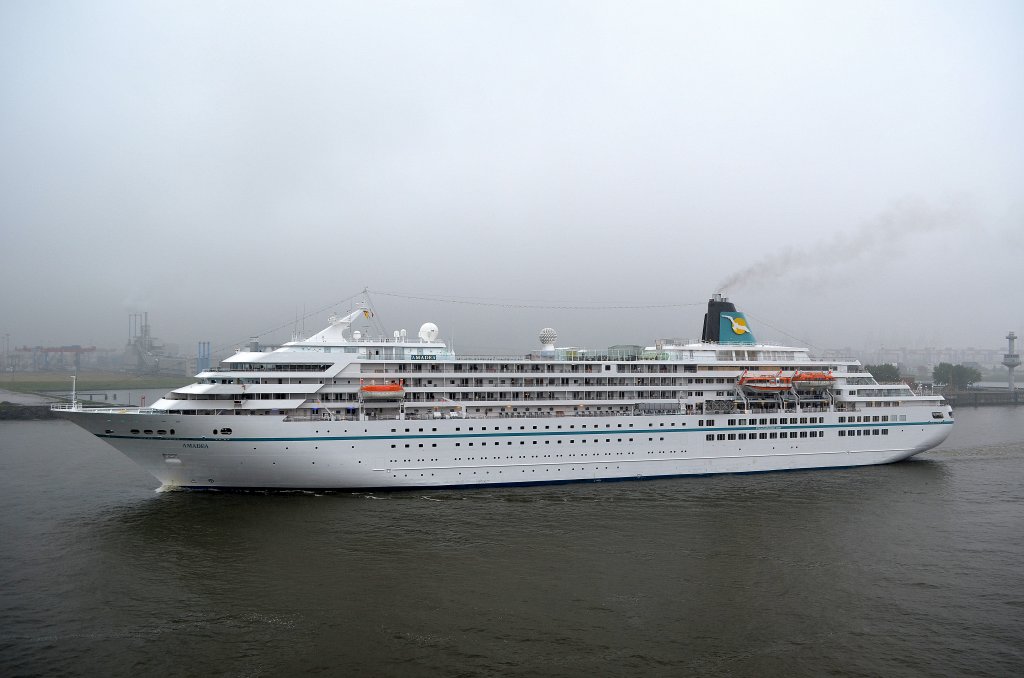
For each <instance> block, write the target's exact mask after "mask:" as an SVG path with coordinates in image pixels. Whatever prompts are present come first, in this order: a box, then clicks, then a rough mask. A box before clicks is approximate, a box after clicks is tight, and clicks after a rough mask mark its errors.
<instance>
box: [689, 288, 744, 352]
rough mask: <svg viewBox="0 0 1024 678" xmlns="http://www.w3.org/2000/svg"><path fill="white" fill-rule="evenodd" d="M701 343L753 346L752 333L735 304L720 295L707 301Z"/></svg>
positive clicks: (713, 296)
mask: <svg viewBox="0 0 1024 678" xmlns="http://www.w3.org/2000/svg"><path fill="white" fill-rule="evenodd" d="M701 341H705V342H714V343H722V344H753V343H755V342H754V333H753V332H751V331H750V325H748V324H747V319H746V317H744V315H743V314H742V313H740V312H739V311H737V310H736V306H735V304H733V303H732V302H731V301H729V299H728V298H727V297H725V296H723V295H721V294H717V293H716V294H714V295H712V296H711V298H710V299H708V312H707V313H705V314H704V330H703V332H702V333H701Z"/></svg>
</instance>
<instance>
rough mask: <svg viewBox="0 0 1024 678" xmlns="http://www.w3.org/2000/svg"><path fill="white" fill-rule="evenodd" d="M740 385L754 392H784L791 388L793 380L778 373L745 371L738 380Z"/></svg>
mask: <svg viewBox="0 0 1024 678" xmlns="http://www.w3.org/2000/svg"><path fill="white" fill-rule="evenodd" d="M738 383H739V385H740V387H742V388H744V389H746V390H748V391H753V392H754V393H783V392H785V391H788V390H789V389H790V386H791V385H792V380H791V379H790V378H789V377H784V376H782V373H781V372H779V373H777V374H748V373H746V372H744V373H743V374H742V376H740V378H739V381H738Z"/></svg>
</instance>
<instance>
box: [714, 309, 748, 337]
mask: <svg viewBox="0 0 1024 678" xmlns="http://www.w3.org/2000/svg"><path fill="white" fill-rule="evenodd" d="M718 322H719V327H718V341H719V342H721V343H723V344H753V343H756V342H755V341H754V333H753V332H751V331H750V326H749V325H748V324H747V319H746V318H745V317H743V314H742V313H739V312H737V311H732V312H729V313H723V314H722V315H721V316H719V321H718Z"/></svg>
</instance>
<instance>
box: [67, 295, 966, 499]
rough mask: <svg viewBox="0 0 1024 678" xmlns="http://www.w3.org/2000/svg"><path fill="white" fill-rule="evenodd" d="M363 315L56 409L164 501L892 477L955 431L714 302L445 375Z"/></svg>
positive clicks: (888, 388)
mask: <svg viewBox="0 0 1024 678" xmlns="http://www.w3.org/2000/svg"><path fill="white" fill-rule="evenodd" d="M371 315H372V313H371V311H370V310H369V309H367V308H360V309H357V310H356V311H354V312H352V313H350V314H349V315H347V316H345V317H342V318H337V317H332V318H331V321H330V324H329V325H328V326H327V327H326V328H325V329H324V330H322V331H321V332H318V333H317V334H314V335H313V336H311V337H309V338H308V339H306V340H304V341H293V342H290V343H287V344H285V345H283V346H281V347H279V348H276V349H273V350H265V351H260V350H256V351H253V350H249V351H242V352H239V353H237V354H236V355H234V356H232V357H230V358H228V359H227V360H225V361H223V362H222V363H221V366H220V367H219V368H216V369H210V370H207V371H204V372H201V373H200V374H198V375H197V377H196V378H197V381H196V382H195V383H193V384H190V385H188V386H184V387H182V388H178V389H175V390H174V391H171V392H170V393H168V394H167V395H165V396H164V397H163V398H162V399H161V400H159V401H157V402H156V403H154V404H153V406H152V407H149V408H84V407H81V406H80V405H79V404H78V403H72V404H70V405H64V406H56V408H57V409H61V410H63V411H64V412H65V414H66V415H67V417H68V418H70V419H71V420H73V421H74V422H75V423H77V424H79V425H80V426H82V427H83V428H85V429H86V430H88V431H90V432H91V433H93V434H95V435H96V436H98V437H100V438H102V439H103V440H105V441H106V442H108V443H110V444H111V445H113V446H114V447H116V448H117V449H118V450H120V451H121V452H123V453H124V454H125V455H126V456H128V457H129V458H130V459H132V460H133V461H135V462H136V463H138V464H139V465H141V466H142V467H143V468H145V469H146V470H147V471H149V472H150V473H151V474H153V475H154V476H155V477H156V478H157V479H158V480H160V482H161V483H163V484H164V486H166V487H190V488H229V487H234V488H242V487H245V488H312V489H328V488H401V487H425V486H435V487H436V486H462V485H485V484H517V483H546V482H573V481H586V480H590V481H594V480H612V479H633V478H651V477H664V476H677V475H693V474H711V473H737V472H753V471H774V470H787V469H806V468H824V467H837V466H860V465H866V464H882V463H888V462H894V461H899V460H902V459H906V458H908V457H910V456H913V455H915V454H917V453H919V452H922V451H924V450H927V449H929V448H931V447H934V446H935V445H938V444H939V443H940V442H942V441H943V440H944V439H945V438H946V436H947V435H949V432H950V430H951V428H952V426H951V425H952V423H953V418H952V411H951V409H950V407H949V406H948V405H947V404H946V403H945V401H944V400H943V399H942V397H941V396H939V395H922V394H915V393H914V392H913V391H912V390H911V388H910V387H909V386H907V385H905V384H879V383H876V381H875V379H874V378H873V377H872V376H871V375H870V374H868V373H867V372H865V371H864V370H863V369H862V368H861V366H860V363H859V362H857V361H855V360H833V359H829V360H819V359H815V358H812V357H811V356H810V355H809V353H808V351H807V349H803V348H797V347H790V346H774V345H763V344H757V343H754V340H753V334H752V333H751V331H750V328H749V326H748V325H747V321H746V319H745V318H744V317H743V314H742V313H738V312H736V311H735V307H734V306H733V305H732V304H731V303H729V302H728V300H726V299H724V298H722V297H720V296H718V295H716V296H715V297H714V298H713V299H712V300H711V301H710V302H709V305H708V314H707V315H706V316H705V322H704V333H703V337H702V340H701V341H700V342H692V343H691V342H679V341H659V342H657V343H656V344H655V345H654V346H650V347H647V348H640V347H633V346H619V347H615V348H613V349H609V350H607V351H604V352H587V351H584V350H581V349H559V348H556V347H555V346H554V342H555V341H556V336H557V335H556V334H555V332H554V330H552V329H550V328H545V329H544V330H543V332H542V334H541V342H542V348H541V349H539V350H538V351H536V352H535V353H533V354H530V355H526V356H520V357H459V356H456V355H455V353H454V352H453V351H452V350H450V349H449V348H448V347H447V346H446V345H445V344H444V343H443V342H439V341H438V340H437V338H438V328H437V326H436V325H434V324H433V323H426V324H424V325H423V327H422V328H420V330H419V332H418V333H417V336H416V337H415V338H411V337H409V336H407V333H406V332H405V331H404V330H403V331H399V332H395V333H394V336H393V337H388V338H376V339H371V338H369V337H368V336H367V335H366V334H365V333H363V332H360V331H359V330H355V329H353V328H352V325H353V323H354V322H355V321H357V320H358V319H360V318H362V317H365V318H369V317H370V316H371Z"/></svg>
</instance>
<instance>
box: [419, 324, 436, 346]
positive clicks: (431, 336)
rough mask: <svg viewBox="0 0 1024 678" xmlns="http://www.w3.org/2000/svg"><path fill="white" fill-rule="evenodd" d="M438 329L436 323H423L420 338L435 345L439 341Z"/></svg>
mask: <svg viewBox="0 0 1024 678" xmlns="http://www.w3.org/2000/svg"><path fill="white" fill-rule="evenodd" d="M437 335H438V329H437V325H435V324H434V323H423V325H422V326H421V327H420V332H419V337H420V341H426V342H428V343H433V342H435V341H437Z"/></svg>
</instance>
